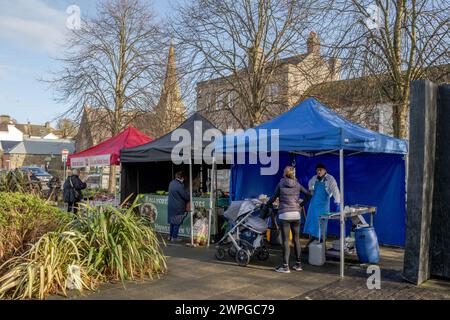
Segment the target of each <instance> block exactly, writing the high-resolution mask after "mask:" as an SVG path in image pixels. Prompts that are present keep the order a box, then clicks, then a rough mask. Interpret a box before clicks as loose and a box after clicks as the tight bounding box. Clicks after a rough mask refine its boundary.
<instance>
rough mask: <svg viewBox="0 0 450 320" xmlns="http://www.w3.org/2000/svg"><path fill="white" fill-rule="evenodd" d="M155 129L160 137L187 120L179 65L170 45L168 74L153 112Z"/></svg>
mask: <svg viewBox="0 0 450 320" xmlns="http://www.w3.org/2000/svg"><path fill="white" fill-rule="evenodd" d="M152 118H153V121H154V126H153V127H154V131H155V135H156V136H157V137H160V136H162V135H164V134H166V133H168V132H170V131H172V130H174V129H176V128H177V127H178V126H179V125H180V124H181V123H182V122H183V121H184V120H186V108H185V106H184V104H183V99H182V97H181V93H180V86H179V85H178V76H177V66H176V62H175V49H174V47H173V45H172V44H171V45H170V49H169V57H168V59H167V66H166V75H165V78H164V84H163V87H162V90H161V97H160V98H159V103H158V105H157V106H156V108H155V109H154V112H153V117H152Z"/></svg>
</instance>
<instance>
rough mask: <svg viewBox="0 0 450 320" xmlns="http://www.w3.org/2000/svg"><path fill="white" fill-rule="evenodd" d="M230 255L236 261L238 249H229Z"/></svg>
mask: <svg viewBox="0 0 450 320" xmlns="http://www.w3.org/2000/svg"><path fill="white" fill-rule="evenodd" d="M228 255H229V256H230V257H231V258H233V259H236V248H235V247H230V248H229V249H228Z"/></svg>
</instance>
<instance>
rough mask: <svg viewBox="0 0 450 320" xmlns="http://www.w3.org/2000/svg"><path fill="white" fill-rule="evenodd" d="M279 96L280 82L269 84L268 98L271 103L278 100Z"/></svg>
mask: <svg viewBox="0 0 450 320" xmlns="http://www.w3.org/2000/svg"><path fill="white" fill-rule="evenodd" d="M279 97H280V86H279V85H278V83H271V84H269V87H268V95H267V100H268V101H269V102H270V103H273V102H276V101H278V100H279Z"/></svg>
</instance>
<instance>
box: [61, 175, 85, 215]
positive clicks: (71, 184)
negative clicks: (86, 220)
mask: <svg viewBox="0 0 450 320" xmlns="http://www.w3.org/2000/svg"><path fill="white" fill-rule="evenodd" d="M79 175H80V171H79V170H78V169H74V170H73V171H72V175H71V176H69V177H68V178H67V179H66V181H65V182H64V186H63V195H64V202H66V203H67V212H72V211H73V213H75V214H76V213H77V212H78V203H79V202H80V201H81V200H82V199H83V194H82V192H81V190H84V189H86V187H87V185H86V183H84V182H83V181H82V180H81V179H80V178H79Z"/></svg>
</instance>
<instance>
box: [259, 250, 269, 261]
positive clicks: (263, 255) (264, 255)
mask: <svg viewBox="0 0 450 320" xmlns="http://www.w3.org/2000/svg"><path fill="white" fill-rule="evenodd" d="M269 256H270V254H269V249H267V248H266V247H261V248H259V250H258V253H257V254H256V258H258V260H259V261H267V259H269Z"/></svg>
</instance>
